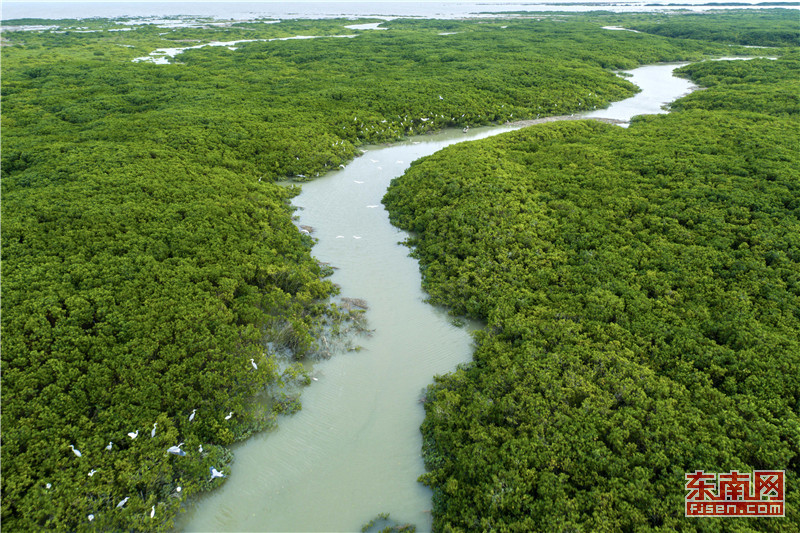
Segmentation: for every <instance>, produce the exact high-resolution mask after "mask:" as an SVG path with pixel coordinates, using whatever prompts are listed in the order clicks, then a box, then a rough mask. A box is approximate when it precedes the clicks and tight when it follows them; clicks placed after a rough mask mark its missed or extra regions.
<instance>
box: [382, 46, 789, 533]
mask: <svg viewBox="0 0 800 533" xmlns="http://www.w3.org/2000/svg"><path fill="white" fill-rule="evenodd" d="M766 68H767V67H766V65H765V63H764V62H761V61H753V62H748V61H745V62H719V63H708V64H703V65H700V66H697V67H691V68H687V72H689V73H691V74H692V75H694V74H695V73H697V75H698V76H700V77H699V79H700V80H703V79H704V78H703V76H704V75H710V74H705V73H709V72H713V73H714V74H715V76H716V79H717V80H718V85H715V86H714V87H713V88H709V89H707V90H705V91H703V92H702V93H701V94H702V96H701V97H699V98H697V97H693V96H691V97H689V98H687V99H686V100H685V101H684V102H686V103H692V105H691V107H692V108H693V109H691V110H687V111H681V112H676V113H673V114H671V115H666V116H664V115H659V116H650V117H641V118H640V119H638V120H636V121H635V122H634V124H632V125H631V127H630V128H629V129H622V128H618V127H615V126H609V125H605V124H600V123H595V122H585V121H582V122H561V123H554V124H548V125H540V126H533V127H529V128H526V129H523V130H519V131H517V132H514V133H509V134H505V135H501V136H497V137H494V138H490V139H487V140H483V141H477V142H473V143H466V144H461V145H457V146H454V147H450V148H448V149H446V150H443V151H442V152H439V153H437V154H435V155H433V156H431V157H429V158H426V159H424V160H420V161H418V162H417V163H415V164H414V165H412V167H411V168H410V169H409V171H408V172H407V173H406V174H405V175H404V176H403V177H401V178H398V179H396V180H395V181H394V182H393V184H392V186H391V187H390V189H389V192H388V193H387V195H386V196H385V198H384V203H385V204H386V206H387V208H388V209H389V211H390V213H391V217H392V220H393V222H394V223H396V224H397V225H399V226H400V227H402V228H405V229H407V230H410V231H413V232H414V234H415V237H414V238H412V239H410V244H412V245H414V254H415V256H417V257H418V258H419V259H420V264H421V269H422V272H423V280H424V281H423V283H424V287H425V289H426V290H427V291H428V293H429V294H430V299H431V301H433V302H436V303H439V304H445V305H448V306H450V307H451V308H452V310H453V312H454V313H459V314H466V315H469V316H472V317H477V318H481V319H484V320H486V321H487V323H488V324H487V327H486V328H485V330H484V331H482V332H479V334H478V335H477V336H476V343H477V349H476V352H475V354H474V362H473V363H472V364H470V365H467V366H465V367H463V368H461V369H459V370H458V371H456V372H454V373H453V374H450V375H446V376H442V377H439V378H437V382H436V384H435V385H433V386H431V387H430V389H429V391H428V395H427V402H426V419H425V423H424V424H423V428H422V430H423V435H424V454H425V459H426V464H427V467H428V470H429V472H428V473H427V474H425V475H424V476H423V477H422V481H423V482H424V483H426V484H427V485H429V486H431V487H432V488H433V489H434V506H435V508H434V527H435V528H436V529H437V530H439V531H476V530H480V531H490V530H498V531H500V530H503V531H505V530H507V531H546V530H558V531H563V530H573V531H609V532H612V531H634V530H642V529H651V528H660V529H662V530H673V529H681V530H688V531H692V530H704V531H705V530H709V531H714V530H719V529H720V528H723V527H724V528H726V529H730V530H735V531H746V530H750V529H751V528H756V529H760V530H767V531H782V530H783V531H788V530H790V529H785V528H791V527H797V525H798V524H800V514H798V512H799V511H798V509H800V507H798V505H800V489H799V488H798V482H800V479H799V478H798V473H800V465H799V464H798V460H799V458H800V456H799V455H798V448H799V447H800V307H798V302H800V200H799V199H800V179H799V178H800V172H798V169H799V168H800V151H799V150H798V146H800V115H799V114H798V113H797V108H796V107H791V106H789V107H787V106H784V105H780V104H779V105H777V106H774V107H773V106H768V105H767V106H764V109H763V111H764V113H761V114H757V113H747V112H744V111H737V112H735V113H734V112H730V111H726V112H720V111H708V110H706V109H702V108H703V107H707V108H710V109H719V108H722V109H726V110H732V108H733V107H734V104H732V103H731V101H733V102H736V101H740V100H739V99H737V98H736V97H735V95H737V94H738V93H739V92H740V91H751V92H753V93H758V92H759V91H760V90H761V89H762V85H765V87H764V88H765V89H767V90H769V88H770V87H773V86H775V87H777V90H778V91H779V92H785V93H788V92H790V91H791V87H792V86H794V87H795V88H796V77H795V76H794V75H793V73H796V72H797V68H798V62H797V61H796V60H780V61H775V62H771V63H770V65H769V71H770V73H771V75H768V76H763V75H762V73H763V72H764V71H765V69H766ZM741 76H744V79H746V80H750V81H748V82H746V83H744V82H740V81H739V80H741V79H742V78H741ZM751 78H752V79H751ZM762 78H765V82H764V83H763V84H762V83H761V82H760V81H759V80H761V79H762ZM732 95H733V96H734V97H733V98H732ZM742 100H743V99H742ZM684 102H679V103H678V105H676V106H675V107H678V108H681V107H690V106H688V105H685V104H684ZM747 109H750V107H749V106H748V107H747ZM773 111H774V112H776V113H775V114H776V115H777V116H772V115H771V114H770V113H772V112H773ZM772 468H774V469H785V470H786V471H787V476H788V480H787V489H788V500H787V517H786V518H785V519H780V520H777V519H772V520H769V519H759V520H752V519H751V520H749V521H745V520H737V519H725V521H724V523H722V522H720V521H713V520H687V519H685V518H684V517H683V513H684V511H683V499H684V495H685V491H684V489H683V482H684V480H683V475H684V473H685V472H688V471H694V470H696V469H705V470H706V471H711V472H728V471H730V470H734V469H738V470H740V471H747V472H749V471H752V470H753V469H772Z"/></svg>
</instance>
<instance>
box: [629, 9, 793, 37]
mask: <svg viewBox="0 0 800 533" xmlns="http://www.w3.org/2000/svg"><path fill="white" fill-rule="evenodd" d="M636 17H638V18H640V20H636ZM626 27H628V28H632V29H636V30H639V31H643V32H647V33H652V34H656V35H664V36H666V37H676V38H680V39H698V40H703V41H717V42H723V43H735V44H742V45H747V46H800V14H798V11H797V10H796V9H762V10H758V11H728V12H725V11H720V12H717V13H715V14H714V17H708V16H707V15H706V14H705V13H692V12H680V11H676V12H666V13H662V14H661V16H660V17H659V18H658V19H657V20H654V19H653V18H652V17H647V16H642V15H638V16H636V15H634V16H633V17H628V20H627V21H626Z"/></svg>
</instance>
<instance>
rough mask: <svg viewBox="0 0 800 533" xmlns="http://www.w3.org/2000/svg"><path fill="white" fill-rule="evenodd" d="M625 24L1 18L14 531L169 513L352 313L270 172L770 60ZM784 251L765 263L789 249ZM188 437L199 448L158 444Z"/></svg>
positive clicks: (6, 443)
mask: <svg viewBox="0 0 800 533" xmlns="http://www.w3.org/2000/svg"><path fill="white" fill-rule="evenodd" d="M785 16H791V15H785ZM612 18H613V19H614V20H616V18H617V17H616V16H612V15H608V14H605V15H599V14H598V15H589V16H583V15H580V16H573V17H569V16H565V15H555V16H552V17H543V18H542V20H536V19H511V20H495V21H484V20H475V21H421V20H413V21H408V20H394V21H391V22H386V23H384V24H383V25H384V26H385V27H387V28H388V30H387V31H378V32H376V31H373V32H369V31H367V32H360V31H353V30H348V29H346V28H345V27H344V26H346V25H347V24H351V23H352V21H345V20H315V21H307V20H291V21H282V22H280V23H278V24H265V23H264V22H263V21H255V22H251V23H232V24H230V25H228V26H203V27H188V28H167V29H165V28H161V27H158V26H156V25H153V24H141V25H133V26H130V31H118V30H120V29H121V27H120V25H119V24H117V22H116V21H108V20H100V19H97V20H94V19H93V20H84V21H57V22H55V24H57V25H58V26H59V27H58V28H54V29H51V30H45V31H4V32H3V43H2V44H3V46H2V49H1V50H2V89H1V90H2V121H3V135H2V199H3V210H2V259H3V263H2V273H3V283H2V300H3V313H2V348H3V351H2V365H3V368H2V405H3V409H2V428H3V435H2V438H3V445H2V449H1V453H2V466H3V476H2V492H3V498H2V521H3V523H4V525H5V527H6V528H8V529H13V530H30V531H35V530H42V529H56V530H69V531H77V530H83V529H97V530H143V529H147V530H158V529H169V528H170V527H171V526H172V519H173V517H174V516H175V514H176V513H177V512H178V511H179V509H180V508H181V506H182V505H183V504H184V503H185V501H186V499H187V498H188V497H191V496H192V495H195V494H197V493H198V492H200V491H203V490H207V489H209V488H213V487H214V486H216V485H218V484H219V483H222V482H224V481H223V480H220V479H214V480H209V467H211V466H214V467H216V468H223V467H224V465H225V464H226V463H227V462H228V461H230V460H231V456H230V452H229V449H228V448H227V446H228V445H229V444H230V443H231V442H233V441H234V440H236V439H240V438H243V437H245V436H247V435H248V434H250V433H251V432H253V431H257V430H259V429H263V428H265V427H269V426H270V425H271V424H272V423H273V421H274V417H275V413H280V412H285V411H291V410H292V409H296V408H297V407H298V404H297V402H296V398H295V396H294V393H293V392H292V391H293V389H292V387H291V386H292V385H293V384H296V383H297V382H301V383H302V381H303V376H302V372H301V371H300V369H299V368H298V367H297V366H293V365H292V362H293V361H295V360H296V359H301V358H303V357H306V356H314V355H316V354H318V353H319V351H320V349H319V346H318V340H317V339H318V338H319V336H320V335H321V334H322V332H323V331H325V332H326V334H327V332H328V331H329V330H330V331H333V332H335V331H337V330H340V329H344V328H342V327H340V322H341V321H342V320H344V319H345V318H346V317H343V313H342V312H341V311H340V310H339V309H337V308H336V307H335V306H331V304H330V303H329V297H330V296H331V295H333V294H335V293H336V288H335V287H334V286H333V285H332V284H331V283H330V282H329V281H326V280H325V274H326V269H325V268H323V267H321V266H320V265H318V264H317V262H316V261H315V260H314V258H313V257H312V255H311V247H312V245H313V239H312V238H311V237H309V236H307V235H303V234H302V233H301V232H299V231H297V229H296V227H295V226H294V224H293V223H292V211H291V208H290V207H289V205H288V199H289V198H290V197H291V196H292V195H293V194H294V192H296V189H295V190H292V189H287V188H285V187H281V186H279V185H277V184H275V183H274V181H276V180H280V179H285V178H295V179H301V180H302V179H307V178H311V177H314V176H316V175H318V174H320V173H324V172H326V171H327V170H329V169H332V168H337V167H339V165H341V164H344V163H345V162H347V161H348V160H350V159H351V158H353V157H354V156H356V155H357V154H358V149H357V147H358V146H359V145H360V144H363V143H366V142H384V141H391V140H395V139H400V138H402V137H403V136H405V135H408V134H411V133H420V132H425V131H430V130H434V129H438V128H443V127H446V126H459V127H463V126H468V125H472V124H488V123H492V122H504V121H507V120H516V119H517V118H530V117H536V116H542V115H548V114H561V113H568V112H574V111H577V110H585V109H592V108H595V107H598V108H599V107H603V106H605V105H607V104H608V103H609V102H610V101H613V100H618V99H621V98H624V97H626V96H629V95H631V94H633V93H634V92H635V91H636V89H635V88H634V87H633V86H632V85H631V84H630V83H628V82H626V81H625V80H623V79H621V78H619V77H618V76H615V75H614V74H613V72H611V71H610V69H616V68H626V67H633V66H635V65H637V64H641V63H650V62H656V61H667V60H669V61H675V60H696V59H700V58H702V57H704V56H706V55H709V54H711V55H723V54H729V53H736V54H753V53H757V51H755V50H754V49H750V48H741V47H731V46H729V45H728V44H719V43H709V42H702V41H695V40H685V39H674V38H670V37H664V36H656V35H647V34H637V33H633V32H611V31H608V30H604V29H602V26H603V25H605V24H607V23H608V22H609V21H610V20H612ZM637 20H638V19H637ZM17 22H19V23H20V24H36V23H45V24H49V23H51V21H31V20H26V21H17ZM13 25H15V24H14V23H13V22H12V23H8V22H4V26H13ZM298 35H300V36H306V37H310V36H315V37H318V38H315V39H287V38H289V37H293V36H298ZM342 35H346V36H348V37H341V36H342ZM241 40H247V41H249V42H241V43H237V44H235V45H229V46H205V47H201V48H193V49H189V50H186V51H184V52H183V53H181V54H179V55H177V56H175V58H174V59H172V60H171V61H169V64H153V63H152V62H148V61H139V62H133V61H132V60H133V59H135V58H141V57H147V56H148V54H150V53H151V52H153V51H154V50H156V49H158V48H175V47H198V46H200V45H205V44H211V43H215V42H227V43H229V42H232V41H241ZM743 44H749V43H743ZM231 47H233V48H236V50H231V49H230V48H231ZM786 107H787V109H792V107H791V106H788V105H787V106H786ZM731 120H733V118H731ZM770 120H771V119H770ZM698 121H699V119H698ZM757 121H759V122H758V123H759V124H760V123H762V122H764V123H765V124H769V122H768V118H764V117H758V118H757ZM700 122H702V121H700ZM776 124H777V123H776ZM781 124H782V123H781ZM572 127H580V128H589V130H591V127H588V126H572ZM774 127H775V128H780V127H783V126H778V125H775V126H774ZM546 131H550V130H546ZM553 131H558V130H553ZM597 131H598V132H605V131H611V130H607V129H602V128H601V129H600V130H597ZM589 133H591V131H588V130H587V134H589ZM687 134H688V133H687ZM592 135H595V134H594V133H592ZM596 135H598V136H602V135H605V133H602V134H601V133H597V134H596ZM612 135H613V134H612ZM617 135H619V134H618V133H617ZM652 142H653V144H654V145H656V146H659V141H658V140H657V139H654V140H653V141H652ZM782 142H787V141H782ZM781 146H782V145H781ZM754 150H755V148H754ZM754 153H755V152H754ZM754 157H756V156H754ZM758 157H760V156H758ZM787 157H788V156H787ZM769 161H772V160H771V159H770V160H769ZM779 163H780V161H778V162H777V163H775V164H776V165H778V164H779ZM752 164H753V165H756V163H755V162H754V163H752ZM656 168H657V167H656ZM747 168H749V167H747ZM760 168H768V169H769V168H772V167H769V166H767V167H760ZM770 172H771V170H770ZM775 172H776V173H778V174H779V173H780V167H779V166H776V167H775ZM465 176H466V175H465ZM465 179H466V177H465ZM478 205H479V204H476V206H478ZM476 213H477V215H478V216H480V217H484V218H485V217H486V216H489V215H490V214H491V213H490V212H487V213H482V212H480V211H476ZM476 220H479V219H476ZM751 246H752V244H751ZM776 253H778V255H777V256H775V258H774V261H773V264H775V265H776V266H775V268H779V267H780V268H783V266H782V265H784V261H789V260H790V259H791V257H793V256H790V255H788V254H789V252H788V251H785V250H783V251H781V250H778V252H776ZM781 253H782V254H784V255H780V254H781ZM786 258H789V259H786ZM510 259H512V258H511V257H509V260H510ZM791 260H793V259H791ZM787 268H788V267H787ZM770 287H771V286H770ZM764 290H767V289H764ZM769 290H772V289H769ZM775 290H776V291H778V294H781V293H780V291H781V290H784V289H783V286H778V287H777V288H776V289H775ZM769 294H772V293H769ZM511 303H514V302H509V305H510V304H511ZM454 305H456V304H455V303H454ZM470 305H472V304H470ZM514 305H516V303H514ZM775 305H776V306H778V308H779V309H783V307H780V306H781V305H784V304H783V303H780V301H779V302H778V303H776V304H775ZM512 315H513V313H512V314H510V315H508V317H507V318H511V317H512ZM730 327H733V326H730ZM726 331H727V330H726ZM721 334H722V333H721ZM770 338H772V337H770ZM776 339H777V337H776ZM770 342H773V341H770ZM774 342H779V341H778V340H775V341H774ZM780 342H782V341H780ZM279 354H286V357H279ZM251 358H252V359H253V360H254V361H255V362H257V364H258V370H256V369H254V368H253V367H252V366H251V362H250V359H251ZM287 391H288V392H287ZM263 397H266V398H268V399H270V401H266V402H265V401H255V400H254V398H263ZM759 408H761V407H759ZM765 408H766V407H765ZM780 408H781V406H780V405H777V404H776V405H775V406H774V407H770V409H774V411H770V412H775V413H779V412H781V411H780ZM231 411H233V412H234V415H233V416H232V417H231V418H229V419H226V415H227V414H228V413H229V412H231ZM191 413H195V418H194V420H193V421H190V420H189V416H190V414H191ZM759 416H760V415H759ZM154 424H157V431H156V436H155V437H153V438H151V437H150V435H149V433H150V430H151V428H152V427H153V425H154ZM137 431H138V434H137V433H134V434H136V435H137V438H136V439H131V438H129V437H128V436H127V433H128V432H137ZM109 441H113V446H112V447H111V449H110V450H107V449H106V446H107V445H108V443H109ZM181 442H183V443H184V446H183V449H184V451H186V456H176V455H167V454H166V453H165V452H166V450H167V449H168V448H169V447H170V446H174V445H177V444H178V443H181ZM768 442H772V441H769V440H768ZM70 445H73V446H74V447H75V448H76V449H77V450H80V451H81V456H80V457H78V456H77V455H75V454H74V453H73V452H72V449H71V448H70ZM200 445H202V446H203V452H200V451H199V447H200ZM775 453H777V454H779V453H782V452H781V449H780V448H779V447H775ZM770 457H771V456H770ZM92 470H95V472H94V474H93V475H92V476H89V475H88V474H89V472H91V471H92ZM178 487H180V488H181V490H178ZM126 498H128V499H127V500H125V499H126ZM123 500H125V501H126V504H125V505H124V506H123V507H122V508H117V504H118V503H119V502H121V501H123ZM153 506H155V509H156V512H155V517H154V518H152V519H151V518H150V516H149V515H150V510H151V509H152V508H153ZM89 514H92V515H93V517H94V519H93V521H91V522H90V521H89V520H88V515H89Z"/></svg>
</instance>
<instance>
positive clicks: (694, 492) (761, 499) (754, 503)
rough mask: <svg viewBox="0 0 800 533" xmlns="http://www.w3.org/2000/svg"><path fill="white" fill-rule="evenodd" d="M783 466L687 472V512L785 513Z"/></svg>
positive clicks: (716, 514) (699, 514)
mask: <svg viewBox="0 0 800 533" xmlns="http://www.w3.org/2000/svg"><path fill="white" fill-rule="evenodd" d="M784 472H785V471H784V470H756V471H755V472H753V473H752V474H743V473H741V472H738V471H736V470H733V471H731V472H728V473H726V474H712V473H706V472H703V471H702V470H696V471H695V472H693V473H687V474H686V476H685V479H686V490H687V493H686V516H697V517H702V516H706V517H725V516H738V517H744V516H754V517H779V516H784V515H785V512H786V509H785V497H784V492H785V491H784V489H785V476H784Z"/></svg>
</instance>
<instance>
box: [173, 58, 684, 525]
mask: <svg viewBox="0 0 800 533" xmlns="http://www.w3.org/2000/svg"><path fill="white" fill-rule="evenodd" d="M677 66H679V65H675V64H671V65H655V66H646V67H641V68H638V69H635V70H632V71H629V72H628V74H629V75H630V77H629V78H628V79H629V80H631V81H632V82H633V83H635V84H636V85H638V86H639V87H640V88H642V92H641V93H639V94H637V95H636V96H634V97H633V98H631V99H628V100H625V101H622V102H619V103H617V104H614V105H612V106H611V108H609V109H607V110H602V111H595V112H591V113H587V114H583V115H580V116H575V117H565V118H581V117H584V116H591V117H607V118H612V119H615V120H618V121H622V122H625V121H628V120H630V117H632V116H634V115H639V114H652V113H663V112H665V111H664V110H663V109H662V106H663V105H664V104H666V103H668V102H671V101H672V100H675V99H676V98H678V97H680V96H682V95H684V94H687V93H688V92H690V91H691V90H692V88H693V86H692V85H691V83H690V82H688V81H686V80H682V79H679V78H675V77H673V76H672V71H673V70H674V69H675V68H676V67H677ZM520 127H523V124H507V125H504V126H494V127H486V128H473V129H470V130H469V131H468V132H467V133H463V132H461V131H460V130H456V131H453V130H449V131H444V132H441V133H438V134H434V135H425V136H420V137H415V138H411V139H409V140H407V141H404V142H401V143H397V144H394V145H391V146H371V147H366V153H365V154H364V155H363V156H362V157H360V158H358V159H356V160H355V161H353V162H352V163H351V164H350V165H348V166H347V167H346V168H344V169H343V170H341V171H337V172H332V173H330V174H328V175H326V176H324V177H322V178H319V179H317V180H315V181H313V182H311V183H308V184H305V185H303V192H302V194H300V195H299V196H298V197H297V198H295V200H294V204H295V205H296V206H298V207H299V208H301V210H300V211H298V214H299V223H300V224H303V225H308V226H311V227H313V228H314V232H313V236H314V237H315V238H316V239H318V243H317V245H316V246H315V247H314V255H315V256H316V257H317V258H318V259H319V260H320V261H324V262H328V263H330V264H331V265H333V266H335V267H337V268H338V269H337V270H336V271H335V274H334V275H333V278H332V280H333V281H334V282H335V283H337V284H339V285H340V286H341V287H342V295H344V296H348V297H354V298H363V299H365V300H366V301H367V302H368V303H369V306H370V308H369V311H368V314H367V316H368V319H369V325H370V328H372V329H374V334H373V336H372V337H370V338H364V339H361V340H360V344H361V346H363V350H361V351H359V352H349V353H345V354H340V355H337V356H335V357H333V358H332V359H330V360H328V361H323V362H320V363H318V364H317V365H316V367H315V369H314V375H315V376H316V377H317V378H318V381H315V382H313V383H312V385H311V386H310V387H308V388H306V390H305V391H304V393H303V397H302V402H303V410H302V411H300V412H299V413H297V414H295V415H293V416H291V417H287V418H284V419H282V420H281V421H280V425H279V428H278V429H276V430H274V431H270V432H266V433H264V434H262V435H258V436H256V437H253V438H251V439H249V440H248V441H246V442H244V443H242V444H240V445H237V446H236V448H235V450H234V452H235V456H236V460H235V461H234V463H233V465H232V468H231V471H230V475H229V476H228V479H227V480H226V483H225V485H224V486H223V487H222V488H220V489H218V490H216V491H214V492H213V493H211V494H210V495H207V496H205V497H203V498H201V499H200V500H199V501H197V502H196V504H195V505H194V506H193V507H192V508H191V509H190V510H189V511H188V512H187V513H186V514H185V515H184V516H183V517H182V518H181V520H180V522H179V523H178V529H179V530H184V531H326V532H330V531H359V530H360V528H361V525H362V524H364V523H365V522H367V521H368V520H370V519H372V518H373V517H375V516H376V515H377V514H378V513H381V512H388V513H391V517H392V518H393V519H395V520H397V521H400V522H411V523H414V524H416V526H417V530H418V531H427V530H430V527H431V517H430V513H429V510H430V507H431V502H430V497H431V493H430V491H429V490H428V489H427V488H425V487H423V486H422V485H421V484H420V483H418V482H417V478H418V477H419V475H420V474H422V473H423V472H424V466H423V462H422V458H421V456H420V449H421V446H422V442H421V436H420V432H419V426H420V424H421V423H422V420H423V415H424V412H423V408H422V406H421V405H420V403H419V398H420V395H421V392H422V390H423V389H424V388H425V386H427V385H428V384H429V383H430V382H431V380H432V378H433V376H434V375H436V374H441V373H446V372H449V371H451V370H453V369H454V368H455V367H456V366H457V365H458V364H459V363H463V362H466V361H468V360H469V359H470V356H471V351H472V350H471V339H470V335H469V327H457V326H455V325H453V324H452V323H451V320H450V319H449V318H448V316H447V314H446V313H445V312H444V311H443V310H441V309H437V308H434V307H432V306H430V305H428V304H426V303H424V299H425V295H424V294H423V292H422V291H421V289H420V274H419V269H418V264H417V261H416V260H414V259H412V258H410V257H408V249H407V248H406V247H404V246H402V245H400V244H399V243H400V242H401V241H403V240H404V239H405V238H406V234H405V233H404V232H401V231H399V230H398V229H396V228H395V227H393V226H392V225H391V224H390V223H389V219H388V214H387V213H386V211H385V210H384V209H383V206H382V205H381V198H382V197H383V195H384V193H385V191H386V188H387V187H388V185H389V182H390V181H391V180H392V179H393V178H395V177H397V176H400V175H402V174H403V172H404V171H405V169H406V168H407V167H408V166H409V164H410V163H411V162H412V161H414V160H416V159H419V158H421V157H423V156H426V155H430V154H432V153H434V152H437V151H438V150H441V149H442V148H444V147H445V146H448V145H450V144H454V143H457V142H463V141H467V140H473V139H479V138H483V137H488V136H490V135H496V134H499V133H503V132H507V131H511V130H514V129H518V128H520ZM534 127H535V126H534Z"/></svg>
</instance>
